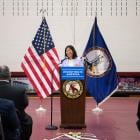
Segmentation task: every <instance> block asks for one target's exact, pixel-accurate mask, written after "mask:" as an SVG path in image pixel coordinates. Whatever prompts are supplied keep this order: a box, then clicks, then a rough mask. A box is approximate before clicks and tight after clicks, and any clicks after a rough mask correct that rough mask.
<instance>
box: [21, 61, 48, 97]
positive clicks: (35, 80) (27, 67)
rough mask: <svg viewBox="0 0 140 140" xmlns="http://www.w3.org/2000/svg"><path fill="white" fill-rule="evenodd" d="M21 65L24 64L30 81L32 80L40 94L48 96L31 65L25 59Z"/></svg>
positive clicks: (23, 66)
mask: <svg viewBox="0 0 140 140" xmlns="http://www.w3.org/2000/svg"><path fill="white" fill-rule="evenodd" d="M21 66H22V68H23V70H24V72H25V74H26V75H27V77H28V79H29V81H30V82H31V84H32V86H33V87H34V89H35V91H36V92H37V94H38V96H40V97H43V98H46V97H47V95H46V93H45V92H44V90H43V89H42V88H41V86H40V84H39V83H38V81H37V79H36V77H35V75H34V74H33V72H32V70H31V69H30V67H29V66H28V64H27V62H26V61H25V60H23V62H22V64H21Z"/></svg>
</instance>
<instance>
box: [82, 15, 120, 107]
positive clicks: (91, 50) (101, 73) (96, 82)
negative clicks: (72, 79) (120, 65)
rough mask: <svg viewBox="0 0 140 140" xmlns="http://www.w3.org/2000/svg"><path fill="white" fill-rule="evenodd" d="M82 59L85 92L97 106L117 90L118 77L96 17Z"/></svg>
mask: <svg viewBox="0 0 140 140" xmlns="http://www.w3.org/2000/svg"><path fill="white" fill-rule="evenodd" d="M83 58H84V62H85V67H86V90H87V92H88V93H89V94H90V95H91V96H93V97H94V99H95V101H96V103H97V105H98V106H99V105H100V104H101V103H103V102H104V101H105V100H106V99H108V98H109V97H110V96H111V95H112V94H113V93H114V92H115V91H116V90H117V87H118V75H117V72H116V66H115V63H114V61H113V58H112V56H111V54H110V52H109V50H108V48H107V45H106V43H105V41H104V38H103V36H102V34H101V32H100V30H99V27H98V25H97V18H96V17H95V22H94V25H93V27H92V30H91V33H90V37H89V40H88V42H87V45H86V48H85V50H84V53H83Z"/></svg>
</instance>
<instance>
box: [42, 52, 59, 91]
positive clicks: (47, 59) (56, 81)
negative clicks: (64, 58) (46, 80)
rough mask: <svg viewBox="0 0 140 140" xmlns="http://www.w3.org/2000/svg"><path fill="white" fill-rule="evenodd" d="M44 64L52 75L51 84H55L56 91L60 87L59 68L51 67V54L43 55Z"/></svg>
mask: <svg viewBox="0 0 140 140" xmlns="http://www.w3.org/2000/svg"><path fill="white" fill-rule="evenodd" d="M43 56H44V60H45V62H44V64H45V65H46V67H47V68H48V71H50V72H51V73H52V76H53V79H54V80H53V83H54V84H56V86H55V85H54V87H56V88H55V89H58V87H59V86H60V81H59V67H58V66H57V65H58V64H57V65H56V66H54V65H53V61H54V59H53V57H52V56H51V54H50V53H49V52H48V53H47V54H44V55H43Z"/></svg>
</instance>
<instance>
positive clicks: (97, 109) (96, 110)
mask: <svg viewBox="0 0 140 140" xmlns="http://www.w3.org/2000/svg"><path fill="white" fill-rule="evenodd" d="M92 111H93V112H103V109H101V108H99V107H98V106H96V108H93V109H92Z"/></svg>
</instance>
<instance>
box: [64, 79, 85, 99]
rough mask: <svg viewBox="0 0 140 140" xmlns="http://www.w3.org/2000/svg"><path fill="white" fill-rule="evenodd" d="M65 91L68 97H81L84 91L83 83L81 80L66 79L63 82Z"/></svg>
mask: <svg viewBox="0 0 140 140" xmlns="http://www.w3.org/2000/svg"><path fill="white" fill-rule="evenodd" d="M63 92H64V94H65V95H66V97H68V98H71V99H76V98H78V97H80V95H81V94H82V92H83V85H82V83H81V81H79V80H76V81H65V82H64V84H63Z"/></svg>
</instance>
